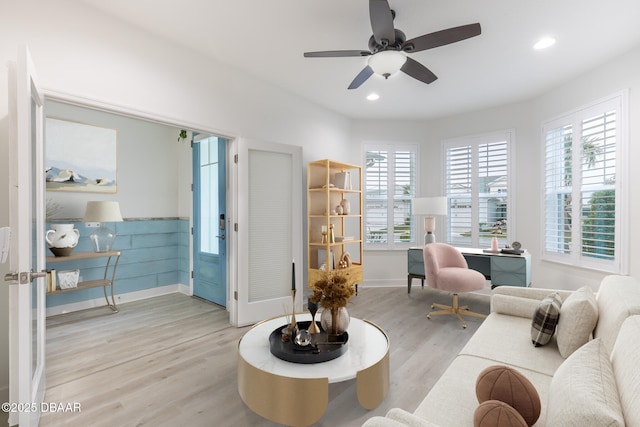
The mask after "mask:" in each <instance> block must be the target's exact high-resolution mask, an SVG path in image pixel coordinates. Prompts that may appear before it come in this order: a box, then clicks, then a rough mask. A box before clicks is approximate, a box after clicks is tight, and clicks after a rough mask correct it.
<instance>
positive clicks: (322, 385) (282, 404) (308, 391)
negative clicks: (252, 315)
mask: <svg viewBox="0 0 640 427" xmlns="http://www.w3.org/2000/svg"><path fill="white" fill-rule="evenodd" d="M296 317H297V319H298V321H305V320H306V321H309V320H311V315H309V314H308V313H304V314H296ZM316 319H319V316H316ZM286 323H287V320H286V318H285V317H284V316H281V317H276V318H273V319H269V320H265V321H263V322H260V323H257V324H256V325H254V326H253V327H252V328H251V329H250V330H249V331H248V332H247V333H246V334H245V335H244V336H243V337H242V338H241V339H240V342H239V343H238V392H239V393H240V397H241V398H242V400H243V401H244V403H245V404H246V405H247V406H248V407H249V408H250V409H251V410H252V411H253V412H255V413H256V414H258V415H260V416H262V417H264V418H267V419H269V420H271V421H275V422H278V423H281V424H285V425H289V426H307V425H311V424H313V423H314V422H316V421H318V420H319V419H320V418H321V417H322V415H323V414H324V412H325V410H326V409H327V405H328V403H329V383H336V382H341V381H348V380H352V379H354V378H355V379H356V388H357V394H358V401H359V402H360V404H361V405H362V406H363V407H364V408H366V409H374V408H375V407H377V406H378V405H379V404H380V403H381V402H382V400H383V399H384V397H385V396H386V394H387V391H388V390H389V338H388V337H387V334H385V332H384V331H383V330H382V329H381V328H380V327H378V326H377V325H375V324H373V323H371V322H369V321H367V320H360V319H356V318H353V317H352V318H351V323H350V324H349V329H348V333H349V342H348V344H347V345H348V349H347V351H346V352H345V353H344V354H343V355H341V356H340V357H338V358H336V359H333V360H330V361H327V362H321V363H313V364H301V363H292V362H287V361H285V360H282V359H279V358H277V357H276V356H274V355H273V354H271V351H270V349H269V335H270V334H271V332H273V331H274V330H275V329H276V328H278V327H280V326H284V325H286Z"/></svg>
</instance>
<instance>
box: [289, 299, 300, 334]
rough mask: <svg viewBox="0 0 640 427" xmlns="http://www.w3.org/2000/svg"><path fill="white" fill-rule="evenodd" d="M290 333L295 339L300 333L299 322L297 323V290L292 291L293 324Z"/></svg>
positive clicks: (290, 324)
mask: <svg viewBox="0 0 640 427" xmlns="http://www.w3.org/2000/svg"><path fill="white" fill-rule="evenodd" d="M289 332H290V333H291V337H292V338H293V337H295V336H296V334H297V333H298V322H296V290H295V289H292V290H291V323H289Z"/></svg>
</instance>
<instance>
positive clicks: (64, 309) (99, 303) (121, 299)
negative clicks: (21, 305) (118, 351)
mask: <svg viewBox="0 0 640 427" xmlns="http://www.w3.org/2000/svg"><path fill="white" fill-rule="evenodd" d="M177 292H179V293H182V294H185V295H191V289H190V286H189V285H183V284H181V283H176V284H174V285H166V286H160V287H158V288H150V289H144V290H141V291H135V292H128V293H124V294H117V295H116V296H115V297H116V304H122V303H126V302H132V301H138V300H142V299H147V298H153V297H157V296H160V295H166V294H173V293H177ZM105 306H106V301H105V299H104V297H99V298H94V299H91V300H86V301H79V302H74V303H70V304H62V305H56V306H54V307H47V317H49V316H56V315H58V314H64V313H70V312H72V311H79V310H86V309H88V308H94V307H105Z"/></svg>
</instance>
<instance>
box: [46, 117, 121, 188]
mask: <svg viewBox="0 0 640 427" xmlns="http://www.w3.org/2000/svg"><path fill="white" fill-rule="evenodd" d="M117 143H118V137H117V130H116V129H109V128H105V127H100V126H94V125H90V124H84V123H76V122H72V121H68V120H61V119H57V118H53V117H47V119H46V122H45V156H44V157H45V168H46V172H45V175H46V184H47V185H46V187H47V191H79V192H92V193H116V192H117V188H118V186H117V179H116V178H117Z"/></svg>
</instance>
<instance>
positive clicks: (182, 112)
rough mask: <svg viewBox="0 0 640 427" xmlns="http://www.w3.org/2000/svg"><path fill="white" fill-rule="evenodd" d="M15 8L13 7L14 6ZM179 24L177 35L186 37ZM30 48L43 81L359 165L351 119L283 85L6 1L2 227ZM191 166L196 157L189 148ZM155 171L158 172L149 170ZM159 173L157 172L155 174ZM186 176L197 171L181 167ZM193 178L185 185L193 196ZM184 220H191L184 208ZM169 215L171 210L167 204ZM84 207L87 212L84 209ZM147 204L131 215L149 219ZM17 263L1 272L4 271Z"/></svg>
mask: <svg viewBox="0 0 640 427" xmlns="http://www.w3.org/2000/svg"><path fill="white" fill-rule="evenodd" d="M9 3H10V4H9ZM186 30H188V29H185V28H184V27H180V26H178V27H176V31H186ZM20 44H28V46H29V48H30V50H31V53H32V56H33V59H34V62H35V64H36V69H37V74H38V77H39V79H40V83H41V85H42V86H43V87H44V88H45V89H47V90H48V92H49V93H52V92H60V93H64V94H67V95H73V96H78V97H83V98H89V99H93V100H96V101H100V102H104V103H106V104H110V105H116V106H122V107H124V108H125V109H126V110H128V111H133V110H136V111H138V112H139V113H140V115H141V116H148V115H150V114H151V115H153V116H156V117H161V118H163V119H166V121H167V122H169V123H172V124H176V125H178V126H180V125H184V127H188V128H195V129H198V130H204V131H209V132H214V131H216V132H218V133H220V134H223V135H228V136H232V137H237V136H241V137H247V138H252V139H254V140H262V141H269V142H278V143H283V144H291V145H300V146H302V147H303V152H304V157H303V161H304V162H306V161H308V160H312V159H320V158H327V157H335V158H338V159H341V160H344V161H349V162H358V161H359V149H358V148H357V147H355V148H354V147H353V146H352V145H350V144H349V141H350V140H349V132H350V122H349V121H348V120H347V119H346V118H344V117H341V116H339V115H337V114H335V113H333V112H330V111H327V110H325V109H323V108H321V107H318V106H316V105H314V104H311V103H309V102H307V101H305V100H303V99H301V98H299V97H297V96H294V95H292V94H289V93H286V92H284V91H283V90H281V89H280V88H277V87H274V86H271V85H268V84H265V83H263V82H261V81H260V80H258V79H256V78H253V77H250V76H247V75H244V74H243V73H241V72H239V71H238V70H235V69H231V68H229V67H226V66H224V65H222V64H220V63H217V62H215V61H213V60H210V59H208V58H205V57H203V56H202V55H198V54H195V53H194V52H190V51H188V50H185V49H182V48H180V47H179V46H176V45H172V44H171V43H168V42H164V41H162V40H159V39H158V38H156V37H151V36H149V35H148V34H146V33H143V32H140V31H138V30H136V29H133V28H131V27H128V26H127V25H125V24H122V23H119V22H117V21H114V20H112V19H110V18H108V17H106V16H104V14H102V13H98V12H96V11H95V10H94V9H91V8H89V7H87V6H85V5H83V4H80V3H78V2H73V1H69V0H59V1H56V2H49V1H44V0H23V1H20V2H17V1H12V2H3V5H2V13H1V14H0V62H1V63H2V66H0V183H4V185H0V225H2V226H3V225H7V224H8V222H9V220H8V217H9V214H8V186H7V185H6V183H7V182H8V177H7V171H8V163H7V157H8V119H7V113H8V109H7V70H6V67H4V64H6V63H7V62H8V61H15V60H16V58H17V52H18V46H19V45H20ZM176 158H177V159H180V160H179V161H180V162H181V164H184V162H185V161H190V160H189V156H188V155H186V154H184V153H182V152H180V153H179V155H178V156H177V157H176ZM147 172H149V171H147ZM151 172H152V171H151ZM180 173H181V175H182V177H183V178H185V177H186V175H188V174H189V172H188V170H187V169H186V168H183V169H181V172H180ZM186 179H189V178H185V180H184V182H183V183H182V184H181V187H180V188H178V193H179V195H180V196H179V197H180V200H181V201H183V200H185V199H187V198H188V196H187V195H186V192H185V188H184V186H185V182H187V181H186ZM179 205H180V206H181V207H180V208H179V209H178V212H177V216H185V212H182V211H181V209H182V206H183V205H184V204H183V203H180V204H179ZM161 209H164V208H161ZM74 211H78V207H76V208H74ZM145 213H146V211H145V209H144V207H143V206H142V204H136V205H135V206H133V205H132V206H131V207H127V212H123V214H124V215H126V216H144V214H145ZM187 213H188V211H187ZM6 272H7V264H3V265H2V266H0V275H1V276H4V274H5V273H6ZM7 299H8V291H7V287H6V286H0V349H1V350H0V401H7V399H8V389H7V388H8V307H7Z"/></svg>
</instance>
